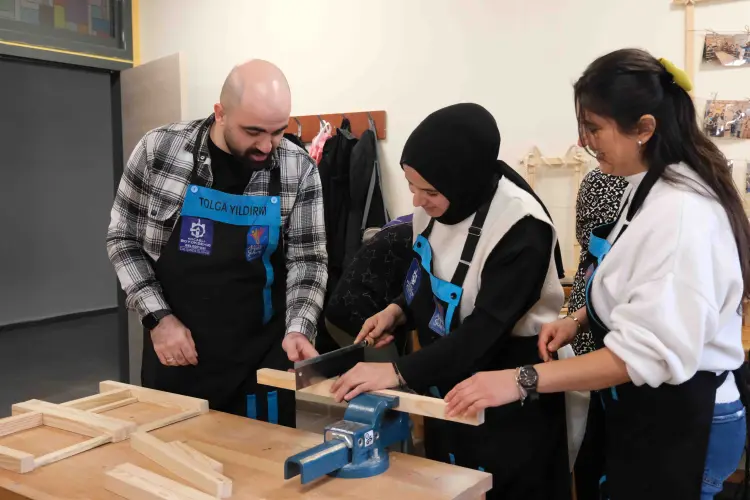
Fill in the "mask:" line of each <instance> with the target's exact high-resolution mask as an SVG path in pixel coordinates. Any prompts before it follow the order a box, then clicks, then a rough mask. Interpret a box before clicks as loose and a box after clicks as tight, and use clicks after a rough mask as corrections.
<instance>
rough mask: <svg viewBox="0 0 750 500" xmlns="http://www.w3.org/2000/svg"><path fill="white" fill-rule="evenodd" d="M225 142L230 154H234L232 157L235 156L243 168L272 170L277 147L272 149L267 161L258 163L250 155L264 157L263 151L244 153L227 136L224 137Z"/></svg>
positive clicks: (256, 150)
mask: <svg viewBox="0 0 750 500" xmlns="http://www.w3.org/2000/svg"><path fill="white" fill-rule="evenodd" d="M224 142H226V144H227V149H229V152H230V153H232V156H234V157H235V158H236V159H237V161H239V162H240V163H241V164H242V166H244V167H246V168H249V169H250V170H265V169H269V168H271V164H272V162H273V154H274V153H275V152H276V148H275V147H272V148H271V151H270V152H269V153H268V156H266V159H265V160H263V161H257V160H253V159H252V158H251V157H250V155H262V154H264V153H263V151H261V150H259V149H257V148H248V149H245V150H244V151H243V150H241V149H239V148H238V147H236V146H235V145H234V144H232V140H231V139H230V138H229V137H227V136H226V134H225V135H224Z"/></svg>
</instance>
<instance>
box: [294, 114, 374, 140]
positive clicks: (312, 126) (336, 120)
mask: <svg viewBox="0 0 750 500" xmlns="http://www.w3.org/2000/svg"><path fill="white" fill-rule="evenodd" d="M367 113H368V112H367V111H353V112H351V113H332V114H325V115H305V116H292V117H290V118H289V126H288V128H287V129H286V132H287V133H289V134H294V135H297V136H299V126H298V125H297V120H299V122H300V124H301V125H302V142H304V143H309V142H312V140H313V139H314V138H315V136H316V135H318V132H319V131H320V119H321V118H322V119H323V120H325V121H327V122H328V123H330V124H331V127H332V128H331V133H332V134H334V135H335V134H336V128H337V127H340V126H341V122H342V121H343V120H344V116H346V117H347V118H348V119H349V122H350V123H351V130H352V134H354V135H355V136H356V137H360V136H361V135H362V133H363V132H364V131H365V130H367V129H368V128H369V127H370V123H369V121H368V117H367ZM369 113H370V116H372V119H373V121H374V122H375V130H376V131H377V136H378V139H380V140H383V139H385V138H386V137H387V133H386V112H385V111H369ZM318 116H320V118H318Z"/></svg>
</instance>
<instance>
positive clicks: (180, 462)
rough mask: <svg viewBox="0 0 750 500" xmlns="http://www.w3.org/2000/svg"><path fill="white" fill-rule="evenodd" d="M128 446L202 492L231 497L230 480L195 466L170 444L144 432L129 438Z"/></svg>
mask: <svg viewBox="0 0 750 500" xmlns="http://www.w3.org/2000/svg"><path fill="white" fill-rule="evenodd" d="M130 446H131V447H132V448H133V449H134V450H135V451H137V452H139V453H141V454H143V455H145V456H146V457H148V458H150V459H151V460H153V461H154V462H156V463H157V464H159V465H161V466H162V467H164V468H165V469H167V470H168V471H170V472H171V473H173V474H175V475H177V476H179V477H181V478H182V479H184V480H185V481H187V482H188V483H190V484H192V485H193V486H195V487H196V488H198V489H199V490H201V491H203V492H206V493H209V494H211V495H214V496H217V497H218V498H228V497H230V496H232V480H231V479H229V478H228V477H226V476H223V475H221V474H220V473H218V472H216V471H214V470H210V469H208V468H206V467H204V466H202V465H200V464H196V462H195V461H194V460H193V459H192V458H190V457H189V456H187V455H186V454H185V453H183V452H182V451H179V450H177V449H176V448H174V447H173V446H172V445H171V444H170V443H165V442H164V441H161V440H160V439H158V438H156V437H154V436H153V435H151V434H147V433H145V432H135V433H133V434H132V435H131V436H130Z"/></svg>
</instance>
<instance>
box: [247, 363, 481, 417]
mask: <svg viewBox="0 0 750 500" xmlns="http://www.w3.org/2000/svg"><path fill="white" fill-rule="evenodd" d="M257 378H258V383H259V384H262V385H268V386H271V387H278V388H280V389H287V390H291V391H293V390H295V388H296V386H295V381H294V373H293V372H285V371H282V370H272V369H270V368H262V369H260V370H258V372H257ZM333 382H334V379H328V380H324V381H323V382H320V383H318V384H315V385H312V386H310V387H305V388H304V389H301V390H299V391H297V392H301V393H305V394H315V395H316V396H319V397H320V398H325V399H327V400H330V401H333V396H331V392H330V388H331V385H332V384H333ZM374 394H382V395H386V396H397V397H398V398H399V405H398V406H397V407H396V408H395V409H396V410H398V411H403V412H406V413H411V414H415V415H422V416H424V417H432V418H438V419H441V420H451V421H453V422H461V423H464V424H468V425H482V424H483V423H484V410H482V411H481V412H479V413H478V414H477V415H475V416H473V417H450V418H449V417H446V416H445V407H446V406H447V405H446V403H445V401H443V400H442V399H438V398H432V397H429V396H421V395H419V394H410V393H406V392H399V391H391V390H382V391H375V392H374Z"/></svg>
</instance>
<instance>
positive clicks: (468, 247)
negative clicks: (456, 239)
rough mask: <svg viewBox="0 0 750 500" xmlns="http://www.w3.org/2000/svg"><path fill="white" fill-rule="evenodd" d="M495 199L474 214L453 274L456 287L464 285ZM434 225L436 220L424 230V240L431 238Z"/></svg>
mask: <svg viewBox="0 0 750 500" xmlns="http://www.w3.org/2000/svg"><path fill="white" fill-rule="evenodd" d="M493 199H494V198H492V199H490V200H488V201H487V202H486V203H484V204H483V205H482V206H481V207H479V208H478V209H477V211H476V212H475V213H474V220H473V221H471V226H470V227H469V234H468V235H466V242H465V243H464V249H463V250H462V251H461V258H460V259H459V261H458V266H456V271H455V272H454V273H453V279H451V283H453V284H454V285H456V286H463V285H464V280H465V279H466V274H467V273H468V272H469V266H470V265H471V260H472V259H473V258H474V252H476V251H477V245H478V244H479V237H480V236H482V227H484V221H485V220H487V214H488V213H489V211H490V205H492V200H493ZM434 225H435V219H430V222H429V223H428V224H427V227H426V228H424V231H422V233H421V234H422V236H423V237H424V238H426V239H429V238H430V234H431V233H432V227H433V226H434Z"/></svg>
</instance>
